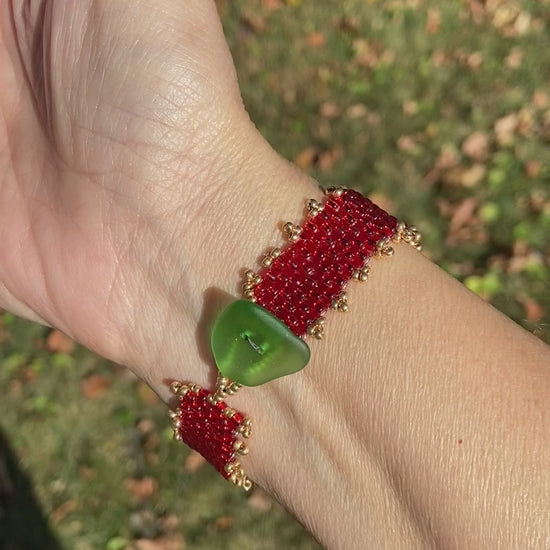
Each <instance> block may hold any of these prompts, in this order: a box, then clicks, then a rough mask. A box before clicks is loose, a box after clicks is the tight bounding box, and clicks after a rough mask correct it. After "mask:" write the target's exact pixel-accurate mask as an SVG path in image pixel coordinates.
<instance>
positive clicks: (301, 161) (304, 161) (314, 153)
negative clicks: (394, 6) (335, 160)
mask: <svg viewBox="0 0 550 550" xmlns="http://www.w3.org/2000/svg"><path fill="white" fill-rule="evenodd" d="M318 155H319V150H318V149H317V147H313V146H312V147H306V148H305V149H302V150H301V151H300V152H299V153H298V154H297V155H296V157H295V158H294V164H296V166H298V168H301V169H302V170H310V169H311V168H313V165H314V164H315V162H316V160H317V157H318Z"/></svg>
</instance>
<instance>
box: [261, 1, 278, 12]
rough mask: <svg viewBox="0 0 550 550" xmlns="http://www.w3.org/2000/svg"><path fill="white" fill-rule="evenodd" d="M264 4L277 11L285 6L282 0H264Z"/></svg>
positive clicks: (266, 7)
mask: <svg viewBox="0 0 550 550" xmlns="http://www.w3.org/2000/svg"><path fill="white" fill-rule="evenodd" d="M262 5H263V7H264V8H265V9H266V10H268V11H275V10H278V9H280V8H282V7H283V3H282V2H281V0H262Z"/></svg>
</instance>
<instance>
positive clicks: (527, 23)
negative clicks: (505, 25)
mask: <svg viewBox="0 0 550 550" xmlns="http://www.w3.org/2000/svg"><path fill="white" fill-rule="evenodd" d="M531 19H532V18H531V14H530V13H528V12H526V11H522V12H521V13H520V14H519V15H518V16H517V18H516V20H515V21H514V30H515V31H516V34H517V35H518V36H521V35H523V34H527V33H528V32H529V31H530V30H531V26H532V24H531Z"/></svg>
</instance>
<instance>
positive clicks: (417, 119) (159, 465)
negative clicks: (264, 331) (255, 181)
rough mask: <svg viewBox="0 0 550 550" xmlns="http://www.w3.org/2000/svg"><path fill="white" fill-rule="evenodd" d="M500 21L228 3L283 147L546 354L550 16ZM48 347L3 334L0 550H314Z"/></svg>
mask: <svg viewBox="0 0 550 550" xmlns="http://www.w3.org/2000/svg"><path fill="white" fill-rule="evenodd" d="M495 5H496V6H497V7H496V11H495V12H493V13H489V14H485V15H483V16H480V18H479V20H478V19H477V18H476V17H474V15H472V12H471V11H469V9H468V2H450V1H449V2H446V1H440V2H431V1H427V0H426V1H425V2H413V1H397V0H395V1H389V0H388V1H382V0H380V1H370V2H365V1H363V0H346V1H343V2H336V1H327V2H305V1H302V2H300V1H299V0H294V1H290V0H289V1H287V2H282V1H281V2H277V1H275V0H271V1H268V0H264V1H263V2H259V1H258V0H255V1H252V0H238V1H233V2H229V1H226V2H223V1H220V2H219V8H220V12H221V13H222V16H223V21H224V25H225V29H226V33H227V36H228V40H229V42H230V45H231V49H232V52H233V55H234V58H235V61H236V65H237V69H238V74H239V79H240V83H241V87H242V91H243V95H244V99H245V103H246V105H247V108H248V110H249V112H250V114H251V117H252V119H253V120H254V121H255V123H256V124H257V125H258V127H259V128H260V130H261V131H262V133H263V134H264V135H265V136H266V138H267V139H268V140H269V141H270V142H271V143H272V145H273V146H274V147H275V149H277V150H278V151H280V152H281V153H282V154H283V155H284V156H286V157H287V158H289V159H291V160H294V161H296V162H297V163H298V164H299V165H300V166H301V167H302V168H303V169H304V170H306V171H308V172H309V173H311V174H312V175H313V176H314V177H316V178H317V179H318V180H319V181H320V182H321V183H322V184H323V185H329V184H345V185H352V186H355V187H357V188H359V189H361V190H362V191H364V192H366V193H368V194H371V195H373V196H375V197H376V199H377V200H378V201H379V202H381V203H383V205H386V206H388V205H389V206H390V207H391V209H392V210H393V211H394V212H396V213H397V214H398V215H399V216H400V217H403V218H405V219H407V220H411V221H414V222H415V223H416V224H417V225H418V226H419V227H420V229H421V231H422V232H423V234H424V237H425V238H424V241H425V248H426V251H427V254H429V255H430V256H431V257H432V258H433V259H434V260H435V261H436V262H437V263H438V264H439V265H441V266H442V267H443V268H444V269H446V270H447V271H448V272H449V273H451V274H452V275H453V276H455V277H457V278H458V279H460V280H462V281H464V282H465V284H467V286H468V287H469V288H471V289H472V290H473V291H474V292H477V293H478V294H480V295H481V296H482V297H483V298H485V299H486V300H488V301H490V302H492V303H493V304H494V305H495V306H496V307H498V308H499V309H501V310H502V311H503V312H504V313H506V314H507V315H509V316H510V317H512V318H513V319H514V320H515V321H517V322H518V323H520V324H522V325H523V326H524V327H525V328H526V329H527V330H530V331H531V332H534V333H535V334H536V335H537V336H539V337H540V338H542V339H543V340H545V341H546V342H550V315H549V311H548V310H549V308H548V306H549V304H550V290H549V289H550V269H549V265H550V244H549V243H550V148H549V142H550V88H549V75H550V58H549V57H548V56H545V55H542V53H541V52H545V51H549V50H550V32H549V29H548V26H549V25H550V6H549V5H548V4H547V3H543V2H536V1H527V0H526V1H523V2H518V3H510V2H495ZM514 6H518V7H519V8H518V9H519V13H514V11H513V10H514V9H515V8H514ZM506 10H508V11H506ZM476 136H477V137H476ZM48 334H49V333H48V330H47V329H44V328H42V327H38V326H36V325H32V324H29V323H26V322H23V321H21V320H20V319H16V318H14V317H13V316H11V315H10V314H4V315H3V316H2V327H1V330H0V362H1V365H0V386H1V387H2V388H3V397H2V401H1V403H0V419H1V421H0V430H1V431H3V432H4V435H5V437H6V439H7V441H8V442H9V446H10V449H8V448H7V447H6V446H5V445H4V448H3V450H2V448H1V447H0V461H1V458H2V456H11V457H12V460H11V462H10V461H9V460H8V463H9V464H10V466H9V468H11V470H12V473H13V474H14V475H15V471H16V470H17V476H18V477H17V480H19V481H18V483H19V484H20V485H18V486H20V487H22V489H21V493H22V494H24V496H25V498H24V499H22V502H20V503H19V504H18V509H17V514H16V517H15V518H14V517H10V516H8V517H0V548H4V547H6V548H7V544H8V542H10V541H9V540H8V537H11V542H13V537H14V536H16V535H17V536H19V537H22V539H21V540H23V538H24V541H23V542H22V543H21V547H23V548H41V549H42V548H66V549H75V550H88V549H96V548H98V549H100V548H101V549H103V548H106V549H108V550H122V549H131V548H136V549H141V548H158V549H162V548H166V549H169V548H180V547H182V545H183V542H182V541H185V544H186V547H187V548H196V549H209V550H216V549H218V548H219V549H221V548H224V549H229V550H231V549H233V548H235V549H236V548H240V549H243V548H248V549H254V550H257V549H259V550H269V549H272V548H273V549H279V548H293V549H304V550H305V549H308V550H309V549H313V548H318V545H317V544H316V543H315V542H314V541H313V540H312V539H311V538H310V537H309V535H307V534H306V533H305V532H304V531H303V530H302V528H301V527H300V526H299V525H298V524H297V523H296V522H295V521H294V520H292V519H291V518H289V517H288V516H287V515H286V513H285V512H284V511H283V510H281V509H280V508H279V507H278V506H277V505H276V504H273V503H272V502H271V501H269V500H268V499H266V498H265V497H264V496H263V495H261V494H259V495H255V496H254V498H252V499H251V500H249V499H247V497H245V496H244V495H242V494H240V493H239V492H238V491H235V490H233V488H232V487H230V486H229V485H226V484H225V483H223V482H222V481H221V480H220V479H219V478H218V476H217V475H216V474H214V473H213V472H212V471H211V470H210V468H209V467H208V466H201V465H200V464H198V463H196V462H193V460H192V459H191V460H190V461H187V462H186V460H187V458H186V457H187V455H186V452H185V451H183V450H182V448H181V447H180V446H176V445H173V444H171V443H170V442H169V430H168V422H167V420H166V418H165V410H164V407H163V406H162V405H161V404H160V403H158V402H157V401H156V399H155V398H154V396H153V395H152V394H151V393H150V392H148V390H147V389H146V388H145V386H143V384H141V383H140V382H138V381H137V380H135V379H134V378H132V377H131V376H130V375H128V374H127V373H126V372H125V371H123V370H121V369H119V368H116V367H115V368H113V366H112V365H109V364H107V363H106V362H105V361H103V360H102V359H100V358H98V357H96V356H94V355H92V354H90V353H89V352H87V351H86V350H83V349H81V348H79V347H76V348H74V349H73V350H67V351H66V352H63V351H58V352H55V353H52V352H51V351H49V349H48V347H49V346H48V343H47V339H48ZM50 347H51V346H50ZM0 486H1V485H0ZM0 492H1V491H0ZM2 502H4V501H2V499H1V495H0V510H2ZM40 516H42V517H47V518H49V520H48V522H47V523H46V522H45V521H44V522H43V525H42V528H36V529H33V530H31V529H25V528H22V527H21V525H26V523H27V520H28V521H31V519H28V518H37V517H38V518H39V517H40ZM2 522H4V523H2ZM37 525H38V524H37ZM8 528H9V529H8ZM144 540H145V541H155V544H156V545H157V546H144V544H146V542H144Z"/></svg>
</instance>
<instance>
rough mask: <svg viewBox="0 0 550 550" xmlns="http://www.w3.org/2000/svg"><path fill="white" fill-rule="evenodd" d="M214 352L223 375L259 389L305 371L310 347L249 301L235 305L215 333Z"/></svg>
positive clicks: (232, 305) (213, 333) (229, 308)
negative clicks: (271, 382)
mask: <svg viewBox="0 0 550 550" xmlns="http://www.w3.org/2000/svg"><path fill="white" fill-rule="evenodd" d="M211 342H212V352H213V353H214V359H215V361H216V365H217V367H218V369H219V371H220V372H221V373H222V375H223V376H226V377H227V378H230V379H231V380H234V381H235V382H239V384H244V385H245V386H259V385H260V384H265V383H266V382H270V381H271V380H275V378H280V377H281V376H286V375H287V374H292V373H294V372H298V371H299V370H302V369H303V368H304V367H305V366H306V365H307V362H308V361H309V347H308V346H307V344H306V343H305V342H304V341H303V340H301V339H300V338H298V337H297V336H295V335H294V334H293V333H292V332H291V331H290V330H289V329H288V328H287V326H286V325H285V324H284V323H283V322H282V321H280V320H279V319H277V317H275V316H274V315H272V314H271V313H269V312H268V311H267V310H266V309H264V308H263V307H261V306H259V305H256V304H255V303H253V302H249V301H248V300H237V301H235V302H233V303H231V304H230V305H229V306H228V307H227V308H226V309H225V310H224V311H223V313H222V314H221V315H220V317H219V318H218V320H217V321H216V324H215V325H214V329H213V330H212V340H211Z"/></svg>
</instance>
